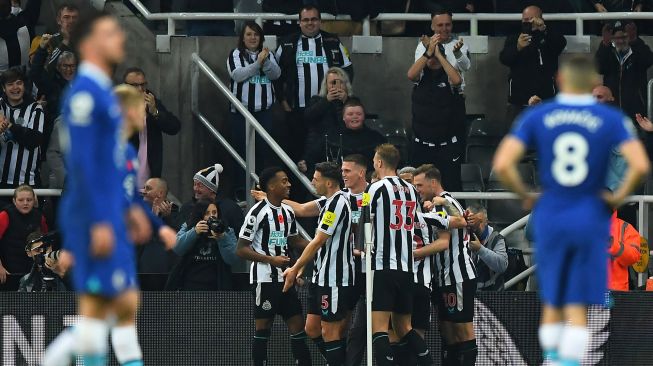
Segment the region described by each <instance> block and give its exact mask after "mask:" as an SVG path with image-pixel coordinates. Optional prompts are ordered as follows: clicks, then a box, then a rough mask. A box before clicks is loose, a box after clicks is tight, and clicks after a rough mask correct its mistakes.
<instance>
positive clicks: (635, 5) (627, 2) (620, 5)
mask: <svg viewBox="0 0 653 366" xmlns="http://www.w3.org/2000/svg"><path fill="white" fill-rule="evenodd" d="M592 3H593V4H594V9H596V11H598V12H600V13H605V12H622V11H636V12H639V11H642V7H643V6H644V1H643V0H592Z"/></svg>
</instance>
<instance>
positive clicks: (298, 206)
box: [250, 190, 320, 217]
mask: <svg viewBox="0 0 653 366" xmlns="http://www.w3.org/2000/svg"><path fill="white" fill-rule="evenodd" d="M250 194H251V195H252V197H253V198H254V199H255V200H256V201H262V200H264V199H265V198H266V197H267V195H266V194H265V192H263V191H257V190H251V191H250ZM282 202H283V203H285V204H287V205H288V206H290V207H291V208H292V209H293V211H295V215H296V216H297V217H315V216H317V215H319V214H320V207H319V206H318V204H317V202H316V201H309V202H306V203H299V202H295V201H291V200H288V199H286V200H283V201H282Z"/></svg>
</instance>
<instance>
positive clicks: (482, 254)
mask: <svg viewBox="0 0 653 366" xmlns="http://www.w3.org/2000/svg"><path fill="white" fill-rule="evenodd" d="M488 230H489V231H490V233H489V235H488V236H487V238H486V239H485V240H484V241H483V243H482V244H483V246H482V247H481V249H480V250H479V251H478V252H476V253H474V254H473V258H474V262H475V264H476V270H477V272H478V276H477V289H478V290H485V291H501V290H503V285H504V283H505V279H504V277H503V273H504V272H505V271H506V269H507V268H508V252H507V251H506V240H505V239H504V237H503V236H502V235H501V234H499V232H498V231H496V230H494V228H493V227H491V226H488Z"/></svg>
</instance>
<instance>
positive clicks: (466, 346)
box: [458, 339, 478, 366]
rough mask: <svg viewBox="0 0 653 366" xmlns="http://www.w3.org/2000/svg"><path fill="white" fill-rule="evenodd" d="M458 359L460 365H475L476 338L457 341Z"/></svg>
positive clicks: (476, 353) (476, 352)
mask: <svg viewBox="0 0 653 366" xmlns="http://www.w3.org/2000/svg"><path fill="white" fill-rule="evenodd" d="M459 345H460V346H459V348H458V359H459V360H460V361H459V365H460V366H474V365H476V356H477V355H478V347H477V346H476V339H472V340H470V341H465V342H461V343H459Z"/></svg>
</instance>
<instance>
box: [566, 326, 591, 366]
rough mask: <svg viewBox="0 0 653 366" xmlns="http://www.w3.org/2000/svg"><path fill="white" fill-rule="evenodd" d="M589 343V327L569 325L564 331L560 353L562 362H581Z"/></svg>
mask: <svg viewBox="0 0 653 366" xmlns="http://www.w3.org/2000/svg"><path fill="white" fill-rule="evenodd" d="M588 341H589V332H588V331H587V327H580V326H574V325H568V326H566V327H565V329H564V330H563V331H562V336H561V337H560V348H559V350H558V353H559V355H560V360H561V361H576V362H580V360H581V359H582V358H583V355H584V354H585V348H586V347H587V342H588Z"/></svg>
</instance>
